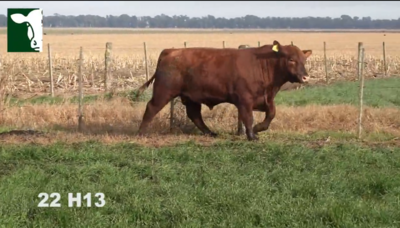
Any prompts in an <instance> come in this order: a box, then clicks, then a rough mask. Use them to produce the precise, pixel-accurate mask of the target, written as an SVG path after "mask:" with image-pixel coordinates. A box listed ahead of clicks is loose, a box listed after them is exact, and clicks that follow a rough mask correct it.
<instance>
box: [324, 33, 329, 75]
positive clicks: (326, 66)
mask: <svg viewBox="0 0 400 228" xmlns="http://www.w3.org/2000/svg"><path fill="white" fill-rule="evenodd" d="M324 63H325V77H326V83H328V82H329V78H328V64H327V61H326V43H325V41H324Z"/></svg>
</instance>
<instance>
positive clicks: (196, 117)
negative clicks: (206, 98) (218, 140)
mask: <svg viewBox="0 0 400 228" xmlns="http://www.w3.org/2000/svg"><path fill="white" fill-rule="evenodd" d="M183 100H184V105H185V106H186V114H187V115H188V117H189V119H190V120H192V122H193V123H194V125H196V127H197V128H199V129H200V131H201V132H203V134H205V135H209V136H212V137H215V136H217V134H216V133H214V132H212V131H211V130H210V129H209V128H208V127H207V125H206V124H205V123H204V121H203V117H202V116H201V104H200V103H196V102H193V101H191V100H189V99H188V98H184V99H183Z"/></svg>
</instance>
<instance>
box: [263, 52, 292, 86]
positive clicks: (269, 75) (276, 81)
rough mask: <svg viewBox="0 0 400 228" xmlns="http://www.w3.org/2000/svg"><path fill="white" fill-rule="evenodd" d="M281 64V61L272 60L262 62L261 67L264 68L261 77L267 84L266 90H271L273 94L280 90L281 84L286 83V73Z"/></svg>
mask: <svg viewBox="0 0 400 228" xmlns="http://www.w3.org/2000/svg"><path fill="white" fill-rule="evenodd" d="M283 64H284V63H283V61H282V60H281V59H274V58H273V59H266V60H264V64H263V65H264V66H266V68H264V70H263V75H264V77H265V78H266V79H267V80H266V81H267V82H268V83H267V85H266V87H267V89H268V90H272V91H273V93H274V94H276V93H277V92H278V91H279V90H280V88H281V87H282V85H283V84H285V83H286V82H288V73H287V72H286V70H285V69H286V68H285V67H284V65H283Z"/></svg>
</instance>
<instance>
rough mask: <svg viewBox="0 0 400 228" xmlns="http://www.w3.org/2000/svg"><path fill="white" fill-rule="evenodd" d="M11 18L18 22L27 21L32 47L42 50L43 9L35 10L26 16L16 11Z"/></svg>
mask: <svg viewBox="0 0 400 228" xmlns="http://www.w3.org/2000/svg"><path fill="white" fill-rule="evenodd" d="M11 19H12V20H13V21H14V22H15V23H17V24H21V23H26V25H27V27H28V34H27V35H28V38H29V40H30V42H31V48H33V49H35V51H42V35H43V34H42V32H41V28H42V10H40V9H37V10H33V11H31V12H30V13H29V14H28V16H26V17H25V16H24V15H22V14H19V13H15V14H13V15H11Z"/></svg>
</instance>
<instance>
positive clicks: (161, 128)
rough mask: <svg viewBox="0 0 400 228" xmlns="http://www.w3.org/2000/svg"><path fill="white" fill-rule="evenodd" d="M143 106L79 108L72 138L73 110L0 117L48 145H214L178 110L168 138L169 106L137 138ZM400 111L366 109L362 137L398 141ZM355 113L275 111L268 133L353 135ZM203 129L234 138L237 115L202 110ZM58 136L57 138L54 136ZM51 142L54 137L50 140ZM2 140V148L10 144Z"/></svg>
mask: <svg viewBox="0 0 400 228" xmlns="http://www.w3.org/2000/svg"><path fill="white" fill-rule="evenodd" d="M145 105H146V103H144V102H141V103H134V104H132V103H131V102H130V101H128V100H127V99H126V98H115V99H113V100H112V101H107V102H106V101H96V102H94V103H91V104H87V105H86V106H85V107H84V116H85V118H84V120H85V130H84V134H76V129H77V105H75V104H64V105H45V104H42V105H26V106H24V107H12V108H9V109H7V110H6V111H5V112H4V113H3V115H2V116H1V118H2V119H1V121H0V122H1V123H2V125H5V126H9V127H14V128H18V129H26V128H31V129H32V128H33V129H36V130H46V129H52V130H53V132H54V131H55V132H58V133H57V134H54V136H55V138H49V139H48V140H50V141H53V140H57V139H58V140H59V139H62V140H64V139H65V140H66V141H74V140H75V141H82V140H87V139H91V138H95V139H101V140H103V141H105V142H114V141H136V142H141V143H144V144H155V145H164V144H171V143H172V142H173V143H176V142H178V141H187V140H192V139H193V140H196V141H198V140H200V141H204V142H210V141H215V140H214V139H209V138H207V137H202V136H194V135H187V134H191V133H192V134H193V133H194V134H195V135H198V133H199V131H198V130H197V128H195V127H194V125H193V123H192V122H191V121H189V123H185V119H186V116H185V114H184V109H183V107H182V106H180V105H177V112H176V114H175V115H176V122H175V124H176V127H175V128H174V134H169V106H166V107H164V109H163V110H162V111H161V112H160V113H159V114H158V115H157V116H156V117H155V118H154V120H153V122H152V123H151V125H150V127H149V133H150V135H149V137H138V136H136V132H137V130H138V127H139V124H140V122H141V119H142V115H143V113H144V110H145ZM399 115H400V110H399V109H395V108H384V109H377V108H371V107H367V108H365V111H364V124H363V129H364V131H365V132H366V133H367V134H369V133H387V134H391V135H394V136H399V137H400V119H399V118H398V116H399ZM357 116H358V109H357V108H356V107H354V106H350V105H330V106H317V105H309V106H305V107H288V106H278V107H277V115H276V118H275V119H274V120H273V122H272V124H271V127H270V131H271V132H272V133H290V132H298V133H312V132H317V131H336V132H352V133H355V132H356V130H357ZM203 117H204V121H205V122H206V124H207V125H208V126H209V127H210V128H211V129H212V130H214V131H218V132H220V133H230V134H232V133H234V132H235V128H236V124H237V110H236V108H235V107H234V106H233V105H229V104H222V105H219V106H216V107H215V108H214V109H213V110H212V111H211V110H209V109H208V108H206V107H205V106H203ZM254 117H255V122H260V121H262V120H263V118H264V116H263V113H260V112H254ZM57 135H58V136H57ZM52 136H53V134H52ZM10 140H11V139H10V138H3V139H2V141H3V142H6V141H7V142H11V141H12V140H11V141H10ZM216 140H218V139H216Z"/></svg>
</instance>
